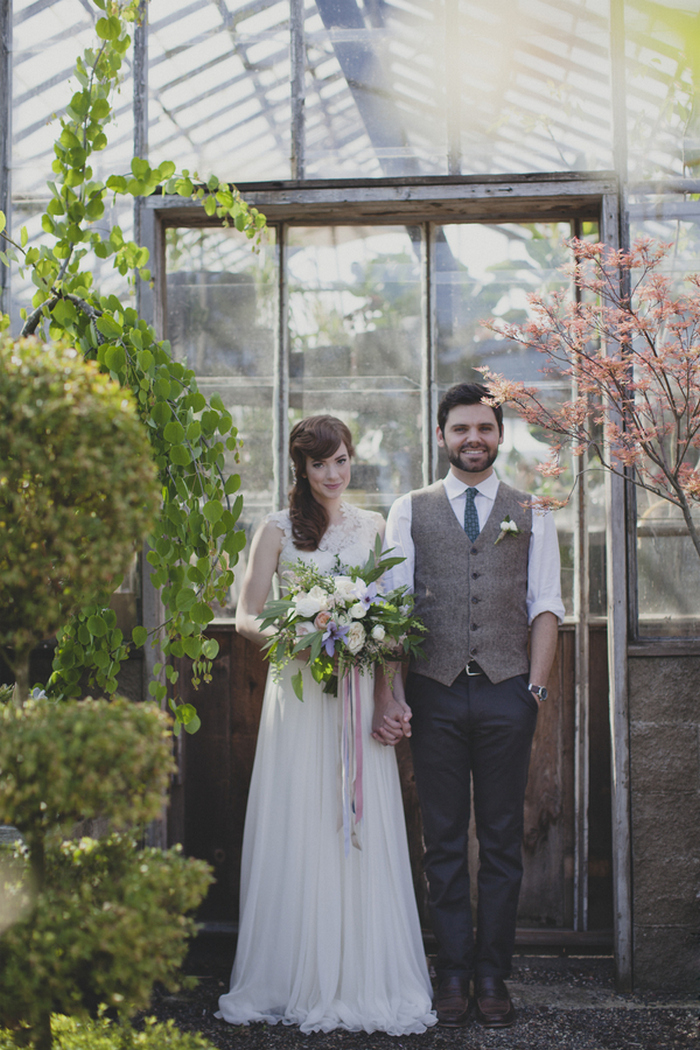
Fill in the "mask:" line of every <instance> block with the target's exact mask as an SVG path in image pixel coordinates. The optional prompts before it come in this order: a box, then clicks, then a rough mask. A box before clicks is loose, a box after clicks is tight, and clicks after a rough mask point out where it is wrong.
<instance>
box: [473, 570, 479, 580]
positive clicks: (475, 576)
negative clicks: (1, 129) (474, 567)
mask: <svg viewBox="0 0 700 1050" xmlns="http://www.w3.org/2000/svg"><path fill="white" fill-rule="evenodd" d="M479 575H480V574H479V573H478V572H473V573H472V579H473V580H478V579H479Z"/></svg>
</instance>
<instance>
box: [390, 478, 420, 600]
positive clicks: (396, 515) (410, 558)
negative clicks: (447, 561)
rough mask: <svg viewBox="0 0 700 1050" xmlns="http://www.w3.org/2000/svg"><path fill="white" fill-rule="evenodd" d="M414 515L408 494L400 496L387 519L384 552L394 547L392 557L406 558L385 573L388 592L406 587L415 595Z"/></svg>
mask: <svg viewBox="0 0 700 1050" xmlns="http://www.w3.org/2000/svg"><path fill="white" fill-rule="evenodd" d="M412 514H413V508H412V504H411V496H410V494H408V493H407V494H406V495H405V496H399V498H398V499H397V500H396V502H395V503H394V504H393V505H392V507H391V510H390V511H389V515H388V517H387V519H386V531H385V533H384V550H385V551H386V550H389V549H390V548H392V547H393V548H394V549H393V550H392V552H391V556H392V557H397V558H398V557H402V558H404V561H402V562H401V563H400V564H399V565H394V566H393V568H391V569H387V571H386V572H385V573H384V581H383V583H384V588H385V590H387V591H393V590H394V588H396V587H405V588H406V590H407V591H409V593H411V594H412V593H413V571H414V567H415V548H414V546H413V537H412V536H411V524H412V520H413V518H412Z"/></svg>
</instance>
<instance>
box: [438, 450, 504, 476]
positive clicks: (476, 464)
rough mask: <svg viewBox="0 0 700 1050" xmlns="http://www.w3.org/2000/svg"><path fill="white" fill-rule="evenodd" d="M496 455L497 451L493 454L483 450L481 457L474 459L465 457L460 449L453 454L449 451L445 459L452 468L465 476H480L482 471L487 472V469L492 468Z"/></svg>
mask: <svg viewBox="0 0 700 1050" xmlns="http://www.w3.org/2000/svg"><path fill="white" fill-rule="evenodd" d="M497 455H498V449H496V450H495V451H494V452H489V451H488V449H484V450H483V451H482V453H481V455H480V456H476V457H468V456H465V455H464V453H463V450H461V449H460V450H459V451H457V452H453V451H452V449H450V450H449V451H448V453H447V458H448V459H449V461H450V463H451V464H452V466H453V467H457V469H458V470H462V471H464V473H465V474H481V473H482V472H483V471H484V470H488V469H489V467H491V466H493V464H494V463H495V462H496V456H497Z"/></svg>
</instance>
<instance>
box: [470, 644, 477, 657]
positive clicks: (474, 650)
mask: <svg viewBox="0 0 700 1050" xmlns="http://www.w3.org/2000/svg"><path fill="white" fill-rule="evenodd" d="M470 652H471V655H472V656H476V654H477V653H478V652H479V650H478V649H477V648H476V646H474V648H473V649H471V650H470Z"/></svg>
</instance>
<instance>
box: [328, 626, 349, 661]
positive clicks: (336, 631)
mask: <svg viewBox="0 0 700 1050" xmlns="http://www.w3.org/2000/svg"><path fill="white" fill-rule="evenodd" d="M349 630H350V625H349V624H348V625H347V626H340V625H339V624H337V623H336V622H335V620H331V621H330V622H329V624H328V627H327V628H326V631H325V633H324V635H323V638H322V639H321V640H322V642H323V648H324V649H325V650H326V653H327V654H328V656H335V643H336V642H344V641H345V636H346V635H347V633H348V631H349Z"/></svg>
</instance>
